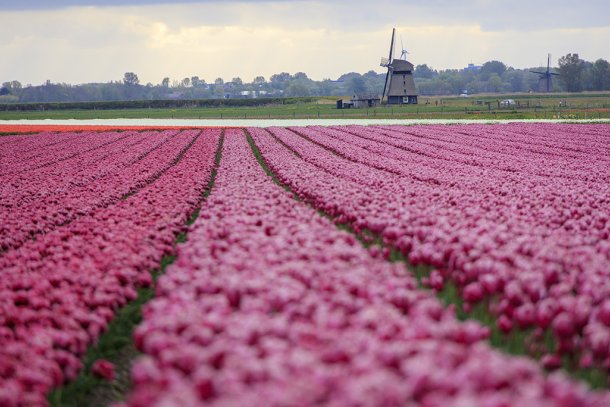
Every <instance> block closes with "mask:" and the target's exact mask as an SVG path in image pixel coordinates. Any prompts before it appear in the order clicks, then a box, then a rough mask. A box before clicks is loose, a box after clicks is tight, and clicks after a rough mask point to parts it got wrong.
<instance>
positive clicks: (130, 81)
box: [123, 72, 140, 86]
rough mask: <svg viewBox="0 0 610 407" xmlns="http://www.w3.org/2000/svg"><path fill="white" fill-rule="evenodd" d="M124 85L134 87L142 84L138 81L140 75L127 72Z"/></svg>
mask: <svg viewBox="0 0 610 407" xmlns="http://www.w3.org/2000/svg"><path fill="white" fill-rule="evenodd" d="M123 83H124V84H125V85H128V86H134V85H137V84H139V83H140V80H139V79H138V75H136V74H135V73H133V72H125V76H123Z"/></svg>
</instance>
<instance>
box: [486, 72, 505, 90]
mask: <svg viewBox="0 0 610 407" xmlns="http://www.w3.org/2000/svg"><path fill="white" fill-rule="evenodd" d="M487 86H488V87H489V91H490V92H496V93H497V92H500V91H501V90H502V78H500V76H499V75H498V74H497V73H493V74H491V76H490V77H489V81H487Z"/></svg>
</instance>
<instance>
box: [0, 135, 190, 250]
mask: <svg viewBox="0 0 610 407" xmlns="http://www.w3.org/2000/svg"><path fill="white" fill-rule="evenodd" d="M193 137H194V134H193V133H192V132H191V133H187V132H183V133H180V134H176V132H175V131H166V132H162V133H158V132H147V133H142V134H137V135H135V134H134V135H132V136H131V138H130V139H128V140H129V141H130V143H129V144H127V143H124V142H118V143H116V144H114V145H113V148H112V151H106V152H104V153H103V154H102V152H101V151H99V150H96V153H97V154H94V155H92V157H89V154H87V155H85V156H83V157H82V158H83V160H76V159H74V160H66V161H62V162H61V163H56V164H55V165H54V166H52V167H47V168H45V169H44V170H43V169H39V170H36V171H29V172H26V173H24V174H21V177H20V178H18V179H17V180H14V181H13V182H12V183H11V185H12V186H13V187H14V192H15V193H14V196H13V197H11V196H10V195H8V196H7V199H8V200H9V201H10V203H8V204H7V205H4V206H2V207H0V225H2V226H0V232H1V236H2V237H0V248H2V249H4V250H6V249H9V248H16V247H19V246H20V245H21V244H23V242H25V241H26V240H27V239H29V238H31V237H34V236H36V235H38V234H40V233H48V232H49V231H51V230H53V229H55V228H56V227H57V226H58V225H65V224H66V223H68V222H71V221H73V220H74V219H76V218H78V217H81V216H86V215H87V214H89V213H90V212H91V211H93V210H95V209H96V208H99V207H105V206H108V205H111V204H113V203H115V202H116V201H118V200H119V199H120V198H121V197H122V196H125V195H127V194H129V193H133V192H134V191H136V190H138V189H140V188H142V187H143V186H145V185H146V184H148V183H150V182H152V181H154V179H156V178H157V177H158V176H159V175H160V174H162V173H163V172H164V171H166V170H167V169H168V168H169V167H170V166H171V165H172V161H173V160H175V159H176V158H177V156H178V155H179V154H180V152H181V151H182V150H183V149H185V148H186V147H187V146H188V144H189V143H190V142H192V140H193ZM125 141H127V140H125ZM85 158H86V160H85ZM20 198H21V199H20Z"/></svg>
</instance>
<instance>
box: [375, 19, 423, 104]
mask: <svg viewBox="0 0 610 407" xmlns="http://www.w3.org/2000/svg"><path fill="white" fill-rule="evenodd" d="M395 38H396V29H395V28H393V29H392V41H391V42H390V54H389V55H388V57H387V58H381V64H380V65H381V66H383V67H384V68H388V72H387V74H386V76H385V84H384V85H383V94H382V95H381V100H383V98H384V97H386V96H387V103H388V104H389V105H399V104H417V91H416V90H415V81H414V80H413V64H412V63H410V62H409V61H407V60H406V59H402V58H403V57H405V58H406V54H408V52H407V51H406V50H405V49H404V48H403V49H402V53H401V59H395V58H394V43H395V41H394V40H395ZM401 45H402V44H401Z"/></svg>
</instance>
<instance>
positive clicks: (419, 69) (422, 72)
mask: <svg viewBox="0 0 610 407" xmlns="http://www.w3.org/2000/svg"><path fill="white" fill-rule="evenodd" d="M435 75H436V71H434V70H433V69H431V68H430V67H428V65H426V64H423V65H417V66H416V67H415V71H414V72H413V77H414V78H426V79H430V78H432V77H434V76H435Z"/></svg>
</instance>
